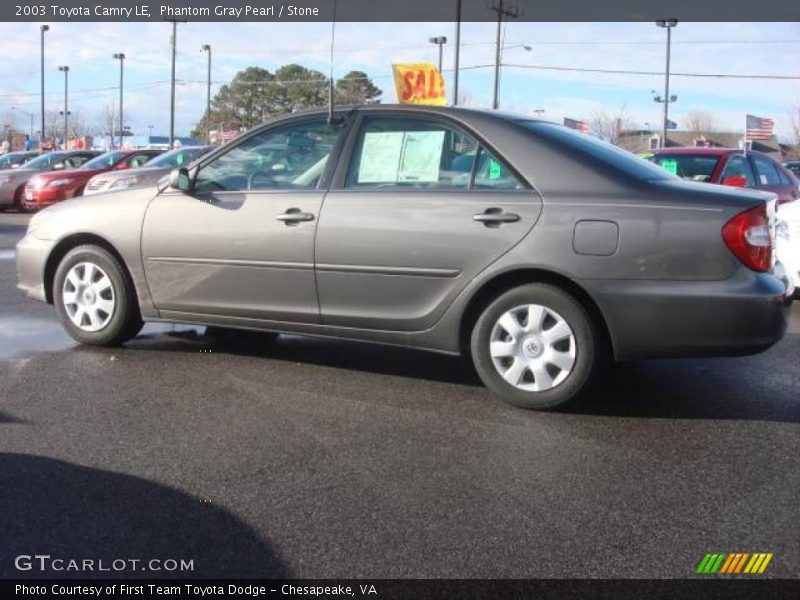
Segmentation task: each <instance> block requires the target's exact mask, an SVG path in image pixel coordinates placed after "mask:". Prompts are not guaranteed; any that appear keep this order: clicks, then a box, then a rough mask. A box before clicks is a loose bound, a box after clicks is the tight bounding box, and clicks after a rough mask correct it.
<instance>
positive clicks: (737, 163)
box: [722, 155, 756, 187]
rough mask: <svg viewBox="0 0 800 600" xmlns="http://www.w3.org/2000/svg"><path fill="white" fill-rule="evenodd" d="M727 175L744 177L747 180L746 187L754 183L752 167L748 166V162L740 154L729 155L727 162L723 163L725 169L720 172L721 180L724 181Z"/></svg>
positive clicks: (752, 185)
mask: <svg viewBox="0 0 800 600" xmlns="http://www.w3.org/2000/svg"><path fill="white" fill-rule="evenodd" d="M727 177H744V178H745V179H746V180H747V186H748V187H754V186H755V185H756V176H755V175H753V169H751V168H750V163H749V162H748V160H747V159H746V158H745V157H744V156H742V155H737V156H731V157H730V158H729V159H728V164H726V165H725V171H724V172H723V173H722V181H723V182H724V181H725V179H726V178H727Z"/></svg>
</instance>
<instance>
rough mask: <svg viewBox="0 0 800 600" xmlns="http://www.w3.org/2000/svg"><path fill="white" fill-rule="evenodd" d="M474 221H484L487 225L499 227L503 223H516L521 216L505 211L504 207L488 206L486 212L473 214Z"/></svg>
mask: <svg viewBox="0 0 800 600" xmlns="http://www.w3.org/2000/svg"><path fill="white" fill-rule="evenodd" d="M472 220H473V221H478V222H479V223H483V224H484V225H486V226H487V227H497V226H499V225H500V224H501V223H516V222H517V221H519V220H520V216H519V215H517V214H514V213H504V212H503V209H502V208H487V209H486V211H485V212H482V213H478V214H477V215H472Z"/></svg>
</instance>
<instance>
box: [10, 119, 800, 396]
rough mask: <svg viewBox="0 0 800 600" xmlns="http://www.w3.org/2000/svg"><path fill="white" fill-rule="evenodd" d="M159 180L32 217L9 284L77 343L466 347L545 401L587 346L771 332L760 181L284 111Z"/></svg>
mask: <svg viewBox="0 0 800 600" xmlns="http://www.w3.org/2000/svg"><path fill="white" fill-rule="evenodd" d="M168 181H169V183H168V184H167V183H166V182H162V184H161V185H160V186H158V187H148V188H140V189H136V190H128V191H121V192H115V193H107V194H99V195H96V196H91V197H85V198H78V199H75V200H70V201H67V202H64V203H62V204H59V205H57V206H54V207H52V208H48V209H47V210H45V211H43V212H41V213H40V214H38V215H36V216H34V217H33V218H32V220H31V221H30V224H29V227H28V231H27V234H26V236H25V237H24V239H23V240H22V241H20V243H19V245H18V246H17V269H18V275H19V288H20V289H21V290H23V291H24V292H25V293H27V294H28V295H30V296H32V297H34V298H36V299H38V300H42V301H46V302H48V303H52V304H54V305H55V308H56V311H57V312H58V315H59V317H60V319H61V321H62V323H63V325H64V327H65V328H66V330H67V331H68V332H69V333H70V334H71V335H72V337H74V338H75V339H76V340H78V341H79V342H82V343H85V344H101V345H110V344H120V343H122V342H124V341H126V340H128V339H130V338H131V337H133V336H135V335H136V334H137V332H138V331H139V330H140V328H141V326H142V322H143V321H171V322H183V323H200V324H206V325H212V326H221V327H232V328H245V329H261V330H267V331H273V332H292V333H301V334H317V335H326V336H334V337H341V338H350V339H358V340H365V341H372V342H381V343H388V344H399V345H403V346H412V347H417V348H424V349H428V350H435V351H441V352H447V353H454V354H455V353H462V352H463V353H466V354H469V355H471V357H472V360H473V361H474V364H475V368H476V369H477V372H478V374H479V375H480V377H481V379H482V380H483V381H484V383H485V384H486V385H487V386H488V387H489V388H490V389H491V390H492V391H494V392H496V393H497V394H498V395H500V396H501V397H503V398H505V399H507V400H508V401H510V402H513V403H514V404H517V405H520V406H523V407H527V408H547V407H553V406H556V405H559V404H561V403H562V402H565V401H567V400H569V399H571V398H573V397H575V396H576V395H578V394H579V393H581V392H582V391H584V390H585V389H587V386H588V384H589V382H590V381H591V379H592V376H593V374H595V372H596V371H597V370H598V368H599V367H600V365H602V364H603V362H604V360H605V359H606V358H611V359H616V360H630V359H641V358H655V357H674V356H688V355H734V354H745V353H754V352H758V351H761V350H764V349H766V348H768V347H769V346H771V345H772V344H774V343H775V342H777V341H778V340H779V339H780V338H781V336H782V335H783V333H784V331H785V328H786V318H787V310H788V302H789V300H788V299H787V292H788V291H789V290H788V289H787V287H788V286H787V283H786V281H785V280H784V279H782V278H781V277H780V276H779V270H778V268H777V267H778V266H779V265H776V264H775V262H774V259H773V247H774V244H775V196H774V195H772V194H768V193H763V192H754V191H750V190H740V189H731V188H724V187H721V186H713V185H708V184H698V183H692V182H686V181H683V180H681V179H679V178H677V177H675V176H673V175H671V174H669V173H667V172H666V171H665V170H664V169H661V168H659V167H657V166H655V165H652V164H650V163H648V162H646V161H644V160H642V159H640V158H638V157H635V156H633V155H631V154H628V153H627V152H625V151H622V150H619V149H616V148H614V147H613V146H610V145H608V144H605V143H603V142H600V141H598V140H595V139H593V138H592V137H590V136H588V135H584V134H581V133H578V132H574V131H572V130H569V129H566V128H564V127H561V126H559V125H555V124H552V123H548V122H543V121H536V120H531V119H530V118H527V117H523V116H515V115H508V114H501V113H493V112H483V111H475V110H465V109H455V108H443V109H440V108H427V107H398V106H388V105H383V106H369V107H361V108H352V109H350V108H348V109H337V110H336V111H335V112H333V113H331V114H330V115H328V114H327V112H325V111H317V112H309V113H303V114H298V113H295V114H292V115H290V116H287V117H283V118H279V119H276V120H274V121H272V122H270V123H267V124H265V125H262V126H260V127H258V128H257V129H255V130H253V131H251V132H249V133H248V134H246V135H244V136H242V137H241V138H240V139H238V140H236V141H235V142H233V143H231V144H229V145H226V146H223V147H222V148H219V149H218V150H216V151H215V152H213V153H211V154H208V155H206V156H204V157H203V158H201V159H200V160H198V161H197V162H195V163H193V164H192V165H190V166H189V168H182V169H178V170H175V171H173V172H172V173H171V174H170V176H169V179H168Z"/></svg>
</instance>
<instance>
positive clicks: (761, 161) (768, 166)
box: [752, 155, 781, 185]
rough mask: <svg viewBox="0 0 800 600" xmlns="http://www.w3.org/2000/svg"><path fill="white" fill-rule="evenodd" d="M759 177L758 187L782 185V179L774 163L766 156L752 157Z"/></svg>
mask: <svg viewBox="0 0 800 600" xmlns="http://www.w3.org/2000/svg"><path fill="white" fill-rule="evenodd" d="M752 158H753V162H754V163H755V165H756V174H757V175H758V185H780V184H781V178H780V177H779V176H778V170H777V169H776V168H775V165H774V164H772V161H771V160H770V159H768V158H767V157H766V156H758V155H752Z"/></svg>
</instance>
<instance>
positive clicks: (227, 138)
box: [222, 129, 239, 142]
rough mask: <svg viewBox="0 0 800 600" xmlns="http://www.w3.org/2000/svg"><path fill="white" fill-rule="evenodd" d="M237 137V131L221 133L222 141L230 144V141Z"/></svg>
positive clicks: (230, 130) (229, 130)
mask: <svg viewBox="0 0 800 600" xmlns="http://www.w3.org/2000/svg"><path fill="white" fill-rule="evenodd" d="M238 135H239V130H238V129H228V130H227V131H223V132H222V140H223V141H224V142H230V141H231V140H232V139H235V138H236V137H237V136H238Z"/></svg>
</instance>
